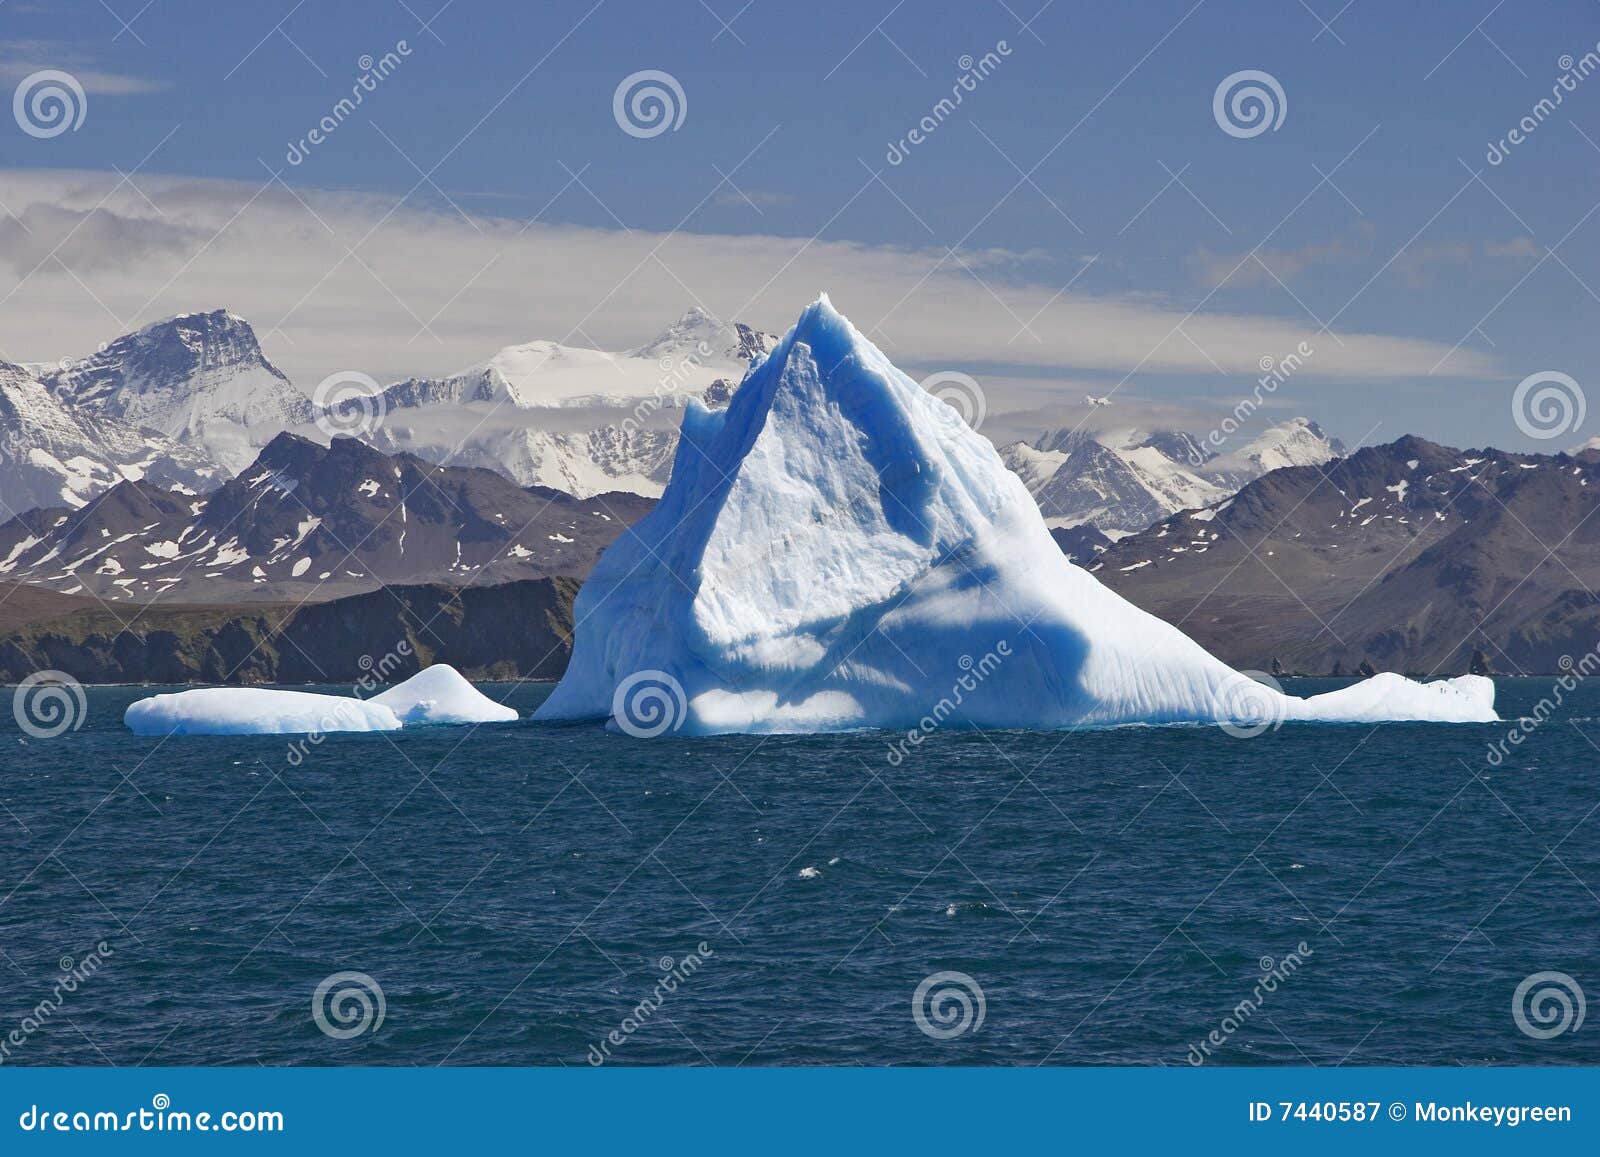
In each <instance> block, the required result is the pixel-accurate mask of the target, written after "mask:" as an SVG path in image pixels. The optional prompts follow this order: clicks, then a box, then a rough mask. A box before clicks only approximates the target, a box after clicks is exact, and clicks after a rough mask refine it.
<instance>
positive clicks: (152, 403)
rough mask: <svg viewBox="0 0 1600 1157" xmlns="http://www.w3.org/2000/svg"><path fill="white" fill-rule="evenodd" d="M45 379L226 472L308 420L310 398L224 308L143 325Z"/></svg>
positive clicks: (80, 403) (62, 395)
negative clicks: (191, 448)
mask: <svg viewBox="0 0 1600 1157" xmlns="http://www.w3.org/2000/svg"><path fill="white" fill-rule="evenodd" d="M43 381H44V384H45V385H46V386H47V387H48V388H49V390H50V392H51V393H52V394H54V395H55V396H56V397H57V398H58V399H59V400H60V401H61V402H63V403H64V404H66V405H69V406H71V407H72V408H74V409H75V410H77V411H79V412H83V413H89V414H93V415H96V416H99V417H105V418H113V419H117V420H119V421H122V422H126V423H128V424H130V425H134V426H140V427H148V428H150V429H154V430H158V431H160V432H161V433H162V434H165V435H166V436H167V437H168V438H171V439H173V440H174V441H176V442H179V443H183V444H187V445H191V446H195V447H197V448H198V449H200V450H201V451H203V452H204V453H205V454H206V456H208V457H209V458H211V459H212V460H213V461H214V462H215V463H217V464H218V465H220V466H222V467H223V468H224V469H226V470H227V471H228V472H229V473H237V472H238V471H240V470H243V469H244V468H245V467H246V466H248V465H249V464H250V463H251V462H252V461H254V459H255V456H256V453H257V452H258V451H259V450H260V448H261V447H262V446H264V445H266V443H267V442H269V441H271V440H272V438H273V437H274V436H275V435H277V434H278V433H280V432H282V431H283V430H285V429H287V428H289V427H291V426H295V425H299V424H301V423H305V422H309V421H311V420H312V418H313V417H314V416H315V415H314V410H313V407H312V405H311V401H310V399H309V398H308V397H307V396H306V395H305V394H304V393H302V392H301V391H300V390H298V389H296V388H295V387H294V386H293V385H292V384H291V383H290V381H289V379H288V378H287V377H285V376H284V375H283V373H282V372H281V371H280V370H279V369H278V368H277V367H276V366H274V365H273V364H272V363H271V362H269V361H268V360H267V358H266V355H265V354H263V353H262V352H261V345H260V343H259V342H258V341H257V340H256V335H255V331H254V330H252V329H251V328H250V325H249V323H248V322H246V321H245V320H244V319H243V318H242V317H238V316H236V315H234V314H231V313H229V312H227V311H226V310H221V309H218V310H213V311H211V312H210V313H189V314H183V315H180V316H178V317H173V318H168V319H166V320H165V321H159V322H156V323H154V324H152V325H147V326H145V327H144V328H143V329H141V330H138V331H137V332H135V333H131V334H126V335H124V336H122V337H119V338H117V339H116V340H115V341H113V342H110V343H108V344H107V345H105V346H103V347H102V348H101V349H99V350H98V351H96V352H95V353H93V354H90V355H89V356H88V357H86V358H83V359H81V360H77V361H68V362H65V363H63V364H62V365H61V366H60V367H58V368H57V369H55V370H54V371H53V372H51V373H49V374H48V375H46V376H45V378H44V379H43Z"/></svg>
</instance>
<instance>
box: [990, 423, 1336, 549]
mask: <svg viewBox="0 0 1600 1157" xmlns="http://www.w3.org/2000/svg"><path fill="white" fill-rule="evenodd" d="M1343 454H1344V447H1343V445H1341V444H1340V443H1339V442H1338V441H1337V440H1336V439H1332V438H1329V437H1328V436H1327V435H1326V434H1324V433H1323V431H1322V429H1321V427H1319V426H1318V425H1317V424H1316V423H1315V422H1312V421H1309V420H1308V419H1305V418H1291V419H1289V420H1287V421H1285V422H1280V423H1278V424H1277V425H1275V426H1272V427H1271V428H1269V429H1267V430H1265V431H1263V432H1262V433H1261V434H1260V435H1259V436H1258V437H1256V438H1254V439H1252V440H1251V441H1249V442H1248V443H1246V444H1244V445H1243V446H1241V447H1239V448H1238V449H1237V450H1234V451H1232V452H1230V453H1229V454H1227V455H1224V456H1215V455H1212V454H1210V453H1208V452H1207V451H1206V450H1205V448H1204V446H1203V444H1202V443H1201V442H1200V441H1199V440H1198V439H1197V438H1195V437H1194V436H1193V435H1192V434H1189V433H1186V432H1184V431H1181V430H1158V431H1154V432H1150V431H1143V430H1120V431H1099V432H1090V431H1086V430H1052V431H1049V432H1047V433H1045V434H1043V435H1041V436H1040V437H1038V438H1036V439H1035V440H1034V441H1033V442H1031V443H1029V442H1013V443H1011V444H1010V445H1007V446H1004V447H1002V448H1001V450H1000V456H1001V459H1002V460H1003V461H1004V462H1005V464H1006V465H1007V466H1008V467H1009V468H1010V469H1011V470H1012V472H1013V473H1015V474H1016V475H1017V476H1018V477H1019V478H1020V479H1022V482H1023V484H1024V485H1025V486H1027V488H1028V492H1029V493H1030V494H1032V495H1033V496H1034V499H1035V500H1036V501H1037V502H1038V503H1039V509H1040V510H1041V512H1042V513H1043V514H1044V516H1045V518H1046V520H1047V522H1048V523H1049V525H1051V526H1060V527H1066V526H1079V525H1084V524H1088V525H1092V526H1094V527H1096V528H1097V529H1099V530H1101V531H1104V532H1106V533H1108V534H1109V533H1120V534H1132V533H1136V532H1138V531H1141V530H1143V529H1145V528H1146V527H1148V526H1150V525H1152V524H1154V523H1156V522H1158V521H1160V520H1161V519H1163V518H1166V517H1167V516H1169V515H1171V514H1174V513H1176V512H1177V511H1179V510H1191V509H1195V508H1198V507H1204V506H1209V505H1211V504H1213V503H1216V502H1220V501H1222V500H1223V499H1225V498H1227V497H1228V496H1229V495H1231V494H1233V493H1235V492H1236V491H1237V490H1238V489H1239V487H1241V486H1243V485H1244V484H1245V483H1246V482H1249V481H1251V480H1253V479H1255V478H1258V477H1260V476H1261V475H1262V474H1265V473H1267V472H1268V471H1270V470H1276V469H1278V468H1280V467H1283V466H1304V465H1320V464H1322V463H1325V462H1328V461H1331V460H1332V459H1334V458H1337V457H1340V456H1342V455H1343Z"/></svg>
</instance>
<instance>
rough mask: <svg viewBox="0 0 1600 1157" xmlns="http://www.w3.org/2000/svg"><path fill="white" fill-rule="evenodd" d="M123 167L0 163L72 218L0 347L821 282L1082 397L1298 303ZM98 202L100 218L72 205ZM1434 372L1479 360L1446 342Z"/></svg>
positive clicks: (1388, 363) (989, 369) (393, 371)
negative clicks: (1265, 303) (1228, 299)
mask: <svg viewBox="0 0 1600 1157" xmlns="http://www.w3.org/2000/svg"><path fill="white" fill-rule="evenodd" d="M134 180H135V181H136V182H137V185H138V188H137V189H135V188H133V187H131V186H129V185H126V184H124V185H122V186H121V187H120V188H117V187H115V186H116V185H117V177H116V176H115V175H114V174H113V175H110V176H107V175H105V174H99V173H62V172H38V171H27V172H19V171H9V172H7V171H0V203H3V204H4V205H6V206H9V207H10V210H11V211H13V212H15V213H17V214H18V216H20V218H21V220H22V223H23V224H28V223H30V222H33V221H36V220H37V221H40V222H46V221H51V222H54V223H55V224H56V225H57V226H59V225H60V224H62V223H64V222H68V221H69V218H68V217H66V216H61V214H63V213H67V214H71V213H76V214H79V215H85V214H88V216H83V217H82V220H81V223H78V224H77V225H76V226H74V225H71V224H69V225H68V226H67V231H68V234H69V235H67V234H64V235H65V236H66V240H67V244H66V245H64V246H63V247H62V249H61V251H60V252H59V253H58V254H57V257H59V258H61V259H62V260H64V261H65V262H66V264H67V267H68V269H69V270H70V273H69V272H67V271H64V270H63V269H61V268H59V267H58V265H57V264H56V262H55V260H54V259H52V260H50V261H45V262H43V263H42V264H40V265H39V268H38V269H37V271H35V272H31V273H30V271H29V269H20V268H13V270H12V272H11V275H10V276H9V277H5V276H0V347H4V348H5V349H7V350H8V351H10V352H11V355H12V356H13V357H25V358H28V359H36V360H50V359H54V358H59V357H62V356H66V355H76V354H81V353H82V352H83V351H84V350H86V349H93V348H94V347H95V346H96V345H97V344H98V343H100V342H102V341H105V340H106V339H107V338H109V337H111V336H114V335H115V334H116V333H117V332H119V330H120V329H123V328H131V327H134V326H137V325H142V324H147V323H148V322H150V321H152V320H155V319H156V318H159V317H162V316H166V315H170V314H173V313H178V312H184V311H188V310H195V309H212V308H218V307H226V308H229V309H232V310H233V311H235V312H237V313H240V314H243V315H244V316H245V317H247V318H249V319H250V320H251V321H252V322H253V323H254V324H255V326H256V329H257V331H258V332H259V333H260V335H261V338H262V341H263V343H264V345H265V346H266V348H267V351H268V353H269V355H270V356H271V357H272V358H273V359H274V360H275V361H277V362H279V363H280V364H281V365H282V366H283V368H284V369H285V370H286V371H287V372H289V373H290V374H291V376H293V377H294V378H295V379H296V380H298V381H301V382H305V383H314V382H316V381H317V380H319V379H320V378H321V377H322V376H323V375H325V374H327V373H330V372H332V371H334V370H337V369H361V370H363V371H365V372H367V373H370V374H373V375H374V376H376V377H379V378H380V379H382V378H398V377H402V376H406V375H411V374H431V373H441V372H449V371H452V370H455V369H459V368H461V367H462V366H465V365H470V364H472V363H474V362H477V361H480V360H482V359H483V358H485V357H487V356H489V355H490V354H491V353H493V352H494V351H495V350H497V349H499V348H500V347H502V346H504V345H508V344H511V343H514V342H523V341H528V340H530V339H533V338H555V339H559V340H563V341H566V342H568V343H570V344H574V345H597V346H600V347H602V348H611V349H619V348H626V347H630V346H634V345H638V344H640V343H641V342H643V341H645V340H647V339H648V338H649V337H651V336H653V335H654V334H655V333H656V332H658V331H659V330H660V329H661V328H662V327H663V326H664V325H665V324H667V323H668V322H669V321H671V320H673V319H675V318H676V317H677V316H678V314H679V313H681V312H682V310H683V309H684V307H685V306H687V305H690V304H701V305H703V306H705V307H706V308H708V309H710V310H712V311H713V312H716V313H719V314H721V315H722V316H724V317H729V318H736V319H737V320H741V321H745V322H748V323H750V324H753V325H757V326H760V327H761V328H764V329H769V330H777V331H782V330H783V329H785V328H787V327H788V325H789V324H790V323H792V321H793V320H794V318H795V316H796V315H797V314H798V312H799V310H800V308H801V307H802V306H803V305H804V304H805V303H807V302H808V301H810V300H811V299H812V298H814V297H815V296H816V294H817V292H818V291H820V290H829V291H831V292H832V293H833V295H834V299H835V302H836V304H838V305H839V306H840V308H841V309H843V310H845V311H846V312H847V313H848V314H849V315H850V317H851V318H852V320H854V321H855V322H856V324H857V325H858V326H860V327H861V328H862V329H863V330H864V331H865V332H867V333H868V335H869V336H870V337H872V338H873V340H874V341H876V342H878V344H879V345H881V346H882V347H883V348H884V349H885V350H886V352H888V353H889V355H890V356H891V357H894V358H895V359H896V360H897V361H898V362H901V363H902V364H903V365H904V366H905V368H906V369H907V370H908V371H910V372H918V371H920V372H929V371H932V370H934V369H950V368H969V369H970V368H972V367H980V368H981V370H980V372H982V373H983V374H985V375H987V376H990V377H996V378H999V377H1002V376H1004V375H1005V373H1007V372H1008V371H1007V370H1006V369H1005V367H1011V368H1013V369H1014V370H1015V371H1016V372H1015V376H1016V377H1017V378H1018V379H1030V380H1032V381H1033V382H1035V383H1037V384H1038V385H1039V386H1040V387H1043V388H1045V389H1047V390H1048V389H1049V383H1051V382H1052V381H1061V380H1065V379H1071V378H1094V379H1095V380H1098V381H1101V382H1103V383H1105V386H1104V387H1103V388H1102V389H1101V390H1099V391H1098V392H1102V393H1103V392H1105V390H1106V389H1109V388H1110V387H1112V386H1115V385H1116V384H1117V383H1118V382H1119V381H1121V380H1123V379H1124V378H1127V379H1129V380H1132V381H1137V380H1138V379H1137V378H1135V375H1138V378H1143V377H1145V376H1149V375H1199V376H1203V377H1204V378H1205V379H1207V380H1210V381H1213V382H1214V381H1217V380H1219V379H1218V378H1217V376H1216V375H1217V374H1218V372H1219V371H1220V372H1222V373H1223V374H1229V375H1231V374H1241V375H1252V376H1253V375H1255V374H1257V373H1259V368H1258V363H1259V362H1260V359H1261V358H1262V357H1263V356H1264V355H1269V354H1270V355H1276V354H1278V353H1280V352H1281V351H1282V350H1285V349H1293V348H1295V345H1296V343H1297V342H1298V341H1300V340H1302V339H1306V338H1310V337H1313V336H1314V335H1313V334H1312V333H1311V331H1310V329H1309V328H1308V326H1307V325H1306V323H1305V322H1304V321H1302V320H1299V319H1286V318H1278V317H1268V316H1261V315H1252V314H1244V313H1229V312H1220V311H1211V310H1207V311H1204V312H1199V313H1196V314H1194V315H1193V316H1188V315H1187V314H1186V313H1185V312H1184V311H1183V310H1181V309H1179V308H1176V307H1174V306H1173V305H1171V304H1170V303H1165V302H1163V301H1161V300H1159V299H1152V298H1140V297H1133V296H1126V295H1118V296H1092V295H1089V294H1086V293H1082V292H1078V291H1076V290H1073V291H1068V292H1062V291H1061V288H1060V286H1061V283H1063V282H1065V281H1066V280H1067V278H1068V277H1070V276H1071V274H1070V272H1068V273H1064V274H1061V276H1060V278H1059V280H1058V281H1055V282H1053V283H1050V282H1045V281H1042V280H1041V279H1040V277H1039V275H1040V273H1041V272H1042V271H1043V269H1042V267H1041V265H1040V263H1038V262H1036V261H1034V260H1032V259H1028V258H1026V256H1025V255H1018V254H1014V253H1007V252H1005V251H999V250H986V251H976V252H971V253H961V254H958V255H957V256H956V258H952V257H950V255H949V254H948V253H947V252H946V251H944V250H942V249H938V250H935V249H927V250H917V249H905V248H896V247H890V246H874V245H865V244H860V243H856V242H848V241H816V240H812V239H809V238H803V237H800V238H797V237H778V236H749V235H742V236H732V235H725V234H710V233H689V232H680V233H676V234H672V235H662V234H655V233H647V232H644V231H641V230H634V231H632V232H623V231H621V230H608V229H597V228H588V227H582V226H575V225H553V224H544V223H532V224H529V223H524V222H522V221H519V220H515V219H511V218H506V217H491V216H475V217H473V218H472V220H471V221H470V222H469V221H467V220H464V219H463V218H462V217H460V216H459V215H456V214H454V213H448V214H446V213H435V212H431V211H425V210H420V209H418V210H413V209H410V208H407V207H405V206H402V207H399V208H396V207H395V205H394V202H393V201H392V199H388V198H385V197H380V196H371V195H365V194H352V193H337V192H325V191H315V190H295V191H294V192H292V193H291V192H290V191H289V190H288V189H286V188H284V187H283V186H282V185H279V184H276V183H273V184H271V185H267V186H262V185H250V184H242V183H234V182H221V181H201V180H193V179H186V178H179V177H161V176H153V175H147V174H139V175H136V176H135V177H134ZM97 205H98V206H99V208H98V209H97V208H96V206H97ZM90 210H95V212H94V213H93V214H89V211H90ZM107 212H109V213H110V214H113V215H114V218H113V219H111V221H110V224H109V226H105V225H96V224H94V223H93V222H94V219H95V218H97V217H101V216H103V215H104V214H106V213H107ZM52 214H54V215H52ZM4 220H6V216H5V214H4V211H0V221H4ZM31 227H32V226H31V225H30V228H31ZM51 244H52V245H54V244H55V242H54V241H52V242H51ZM22 264H27V262H26V261H24V262H13V265H14V266H18V265H22ZM30 268H31V266H30ZM1051 271H1052V272H1058V271H1055V270H1054V269H1053V267H1052V269H1051ZM1340 337H1341V340H1342V344H1337V345H1329V346H1327V348H1326V349H1325V350H1324V349H1321V348H1320V347H1319V354H1318V362H1317V371H1318V374H1319V376H1321V377H1324V378H1326V379H1329V380H1352V379H1363V380H1384V379H1394V378H1404V377H1408V376H1420V375H1423V374H1425V373H1427V372H1428V370H1429V369H1430V368H1431V367H1432V366H1433V365H1434V364H1435V363H1436V362H1438V360H1439V359H1440V357H1441V355H1442V354H1443V353H1444V352H1445V350H1444V348H1443V347H1441V346H1439V345H1437V344H1436V343H1434V342H1431V341H1425V340H1419V339H1415V338H1409V337H1403V336H1387V335H1380V334H1361V333H1341V335H1340ZM1451 368H1452V372H1453V373H1454V374H1455V375H1458V376H1488V375H1489V374H1490V373H1492V372H1493V366H1492V364H1491V363H1490V362H1488V361H1487V360H1486V359H1485V358H1484V357H1483V356H1481V355H1478V354H1473V353H1469V352H1468V351H1461V352H1460V353H1458V354H1457V356H1456V358H1455V359H1454V360H1453V361H1452V363H1451ZM1073 388H1074V390H1075V393H1074V396H1075V397H1076V396H1081V393H1082V391H1081V390H1077V389H1076V387H1073ZM1036 392H1037V391H1035V393H1036ZM1024 393H1027V391H1025V390H1024V391H1019V397H1018V401H1019V403H1021V404H1028V403H1027V401H1026V400H1025V399H1024V398H1023V397H1022V396H1021V395H1022V394H1024ZM991 403H992V406H991V408H992V409H996V408H999V407H1003V406H1005V405H1007V404H1008V402H1007V399H1005V398H993V399H991Z"/></svg>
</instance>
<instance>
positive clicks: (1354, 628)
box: [1090, 437, 1600, 674]
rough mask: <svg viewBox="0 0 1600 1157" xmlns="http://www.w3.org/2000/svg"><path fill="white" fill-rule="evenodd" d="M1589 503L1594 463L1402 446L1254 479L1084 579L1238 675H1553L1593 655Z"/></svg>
mask: <svg viewBox="0 0 1600 1157" xmlns="http://www.w3.org/2000/svg"><path fill="white" fill-rule="evenodd" d="M1597 502H1600V452H1594V451H1588V452H1585V453H1582V454H1579V455H1578V456H1576V457H1572V456H1568V455H1565V454H1558V455H1553V456H1551V455H1533V454H1508V453H1504V452H1501V451H1498V450H1468V451H1462V450H1455V449H1451V448H1449V447H1446V446H1439V445H1435V444H1434V443H1431V442H1427V441H1425V440H1423V439H1421V438H1415V437H1406V438H1402V439H1400V440H1399V441H1397V442H1392V443H1390V444H1388V445H1385V446H1375V447H1368V448H1364V449H1362V450H1358V451H1356V452H1355V453H1354V454H1352V455H1350V456H1349V457H1348V458H1343V459H1340V460H1337V461H1335V462H1332V463H1329V464H1327V465H1326V466H1322V467H1318V466H1296V467H1290V468H1287V469H1282V470H1277V471H1274V472H1272V473H1269V474H1267V475H1265V476H1263V477H1261V478H1259V479H1257V480H1255V481H1253V482H1250V483H1249V484H1247V485H1246V486H1245V487H1244V488H1243V489H1242V490H1240V491H1239V493H1238V494H1237V495H1236V496H1234V497H1233V498H1232V499H1230V500H1226V501H1223V502H1221V503H1218V504H1216V505H1214V506H1212V507H1210V508H1207V509H1203V510H1199V511H1188V512H1184V513H1181V514H1177V515H1174V516H1172V517H1169V518H1167V519H1165V520H1163V521H1162V522H1160V523H1157V524H1156V525H1155V526H1153V527H1151V528H1150V529H1148V530H1146V531H1144V532H1143V533H1140V534H1137V535H1134V536H1132V537H1129V538H1124V539H1122V540H1121V541H1119V542H1118V543H1116V545H1115V546H1113V547H1112V548H1111V549H1109V550H1107V551H1106V552H1105V553H1103V554H1102V555H1100V556H1099V558H1098V559H1097V560H1096V561H1095V562H1094V563H1092V564H1090V565H1091V569H1092V570H1093V571H1094V573H1095V574H1096V576H1097V577H1098V578H1100V579H1101V581H1103V582H1105V583H1106V584H1107V585H1109V586H1111V587H1112V588H1113V589H1115V590H1116V591H1118V592H1119V593H1121V594H1122V595H1124V596H1125V597H1127V598H1129V599H1131V600H1132V601H1133V602H1135V603H1137V604H1138V605H1139V606H1141V607H1144V608H1145V609H1147V610H1150V611H1152V612H1154V613H1155V614H1158V615H1160V616H1161V617H1162V618H1165V619H1167V620H1168V621H1169V622H1173V623H1178V624H1180V625H1181V626H1182V627H1183V629H1184V630H1185V631H1187V632H1188V633H1190V634H1191V635H1192V636H1193V637H1194V638H1195V639H1196V640H1197V641H1199V642H1200V643H1202V644H1203V645H1204V646H1206V647H1207V648H1209V649H1210V650H1212V651H1213V652H1214V653H1216V654H1217V655H1218V656H1220V657H1221V658H1223V659H1224V660H1226V661H1228V662H1230V663H1233V664H1236V665H1239V666H1244V667H1254V668H1259V669H1266V668H1268V667H1269V666H1270V665H1271V663H1272V662H1273V660H1274V659H1276V660H1278V662H1279V663H1280V664H1281V666H1282V667H1283V668H1284V669H1285V670H1289V671H1304V672H1310V673H1319V674H1320V673H1328V672H1332V671H1335V670H1338V671H1342V672H1348V673H1353V672H1355V671H1356V670H1357V669H1358V667H1359V666H1360V665H1361V664H1362V663H1368V664H1370V665H1371V666H1373V667H1374V668H1376V669H1379V670H1394V671H1402V672H1415V673H1428V672H1439V673H1460V672H1464V671H1467V670H1469V669H1470V668H1471V667H1473V666H1474V665H1475V662H1474V656H1475V654H1476V655H1477V661H1476V665H1478V666H1483V665H1485V664H1487V665H1488V666H1490V667H1491V668H1493V669H1494V670H1497V671H1500V672H1505V673H1517V672H1522V671H1527V672H1553V671H1557V670H1561V669H1564V664H1563V661H1562V657H1563V656H1567V657H1568V658H1569V659H1571V660H1573V661H1576V660H1578V659H1580V658H1581V657H1582V656H1583V655H1584V654H1586V653H1587V652H1589V651H1590V650H1592V649H1593V648H1595V646H1596V645H1597V643H1600V599H1597V597H1596V595H1595V593H1594V592H1595V591H1596V590H1600V520H1597V519H1594V518H1592V517H1591V516H1592V515H1593V514H1594V512H1595V508H1596V504H1597Z"/></svg>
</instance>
